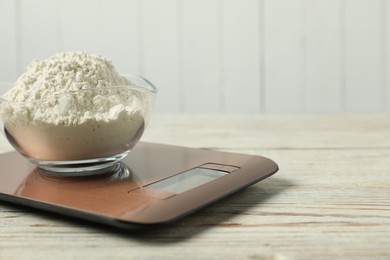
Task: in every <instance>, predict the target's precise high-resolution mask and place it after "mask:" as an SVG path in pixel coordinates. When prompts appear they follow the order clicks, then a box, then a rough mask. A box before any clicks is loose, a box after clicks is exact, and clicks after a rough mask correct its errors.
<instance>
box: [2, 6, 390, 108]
mask: <svg viewBox="0 0 390 260" xmlns="http://www.w3.org/2000/svg"><path fill="white" fill-rule="evenodd" d="M0 37H1V38H0V81H13V80H15V79H16V78H17V76H18V75H20V74H21V73H22V72H23V71H24V70H25V68H26V66H27V64H28V63H29V62H30V61H31V60H32V59H35V58H46V57H49V56H51V55H52V54H54V53H56V52H59V51H64V50H83V51H88V52H96V53H100V54H102V55H104V56H106V57H108V58H110V59H112V60H113V62H114V64H115V65H116V67H117V69H118V70H119V71H120V72H123V73H135V74H141V75H143V76H145V77H146V78H148V79H149V80H151V81H152V82H154V83H155V85H156V86H157V87H158V88H159V90H160V92H159V97H158V104H157V107H156V109H157V111H158V112H168V113H171V112H185V113H224V112H231V113H301V112H303V113H305V112H311V113H317V112H319V113H334V112H376V111H389V110H390V85H389V84H390V46H389V43H390V2H389V1H386V0H245V1H244V0H243V1H239V0H57V1H56V0H0Z"/></svg>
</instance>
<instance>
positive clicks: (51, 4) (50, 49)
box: [19, 0, 58, 72]
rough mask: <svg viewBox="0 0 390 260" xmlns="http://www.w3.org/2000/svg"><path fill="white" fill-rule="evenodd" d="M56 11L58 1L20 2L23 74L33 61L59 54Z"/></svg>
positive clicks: (27, 0) (32, 0) (26, 0)
mask: <svg viewBox="0 0 390 260" xmlns="http://www.w3.org/2000/svg"><path fill="white" fill-rule="evenodd" d="M56 10H57V3H56V1H51V0H21V1H20V30H21V32H20V43H19V44H20V56H21V70H22V72H24V71H25V70H26V68H27V65H28V64H30V62H31V61H32V60H33V59H43V58H48V57H50V56H52V55H53V54H55V53H56V52H57V50H58V48H57V46H58V45H57V13H56Z"/></svg>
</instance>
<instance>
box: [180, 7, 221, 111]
mask: <svg viewBox="0 0 390 260" xmlns="http://www.w3.org/2000/svg"><path fill="white" fill-rule="evenodd" d="M179 11H180V20H179V22H180V34H181V35H180V39H179V40H180V50H181V54H180V55H181V56H180V59H181V61H180V68H181V71H180V74H181V79H180V84H181V87H183V92H182V94H181V95H182V96H181V112H189V113H216V112H220V111H221V109H222V100H221V90H220V84H221V82H220V67H219V66H220V63H219V62H220V61H219V54H218V53H219V48H220V47H221V46H220V42H219V40H218V30H219V27H218V24H219V23H218V20H219V18H218V0H210V1H183V2H181V3H180V9H179Z"/></svg>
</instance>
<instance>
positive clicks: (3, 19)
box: [0, 0, 19, 82]
mask: <svg viewBox="0 0 390 260" xmlns="http://www.w3.org/2000/svg"><path fill="white" fill-rule="evenodd" d="M15 5H16V4H15V1H12V0H2V1H0V12H1V14H0V35H1V39H2V40H1V42H0V57H1V62H0V81H6V82H7V81H8V82H13V81H15V80H16V79H17V77H18V76H17V75H18V73H19V71H18V67H17V66H18V63H17V44H16V34H17V29H16V8H15Z"/></svg>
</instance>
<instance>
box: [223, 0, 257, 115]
mask: <svg viewBox="0 0 390 260" xmlns="http://www.w3.org/2000/svg"><path fill="white" fill-rule="evenodd" d="M221 2H222V14H223V15H222V32H221V33H222V51H223V55H222V57H221V58H222V62H223V64H222V66H223V71H222V77H223V94H222V95H223V97H224V102H223V105H224V111H225V112H233V113H246V112H252V113H253V112H260V100H261V99H260V87H262V86H261V85H260V76H261V75H260V48H262V46H260V40H259V39H260V28H259V22H260V21H259V20H261V17H260V15H261V14H260V13H259V11H260V4H259V3H260V2H259V1H258V0H249V1H245V4H243V3H242V2H240V1H236V0H228V1H221Z"/></svg>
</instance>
